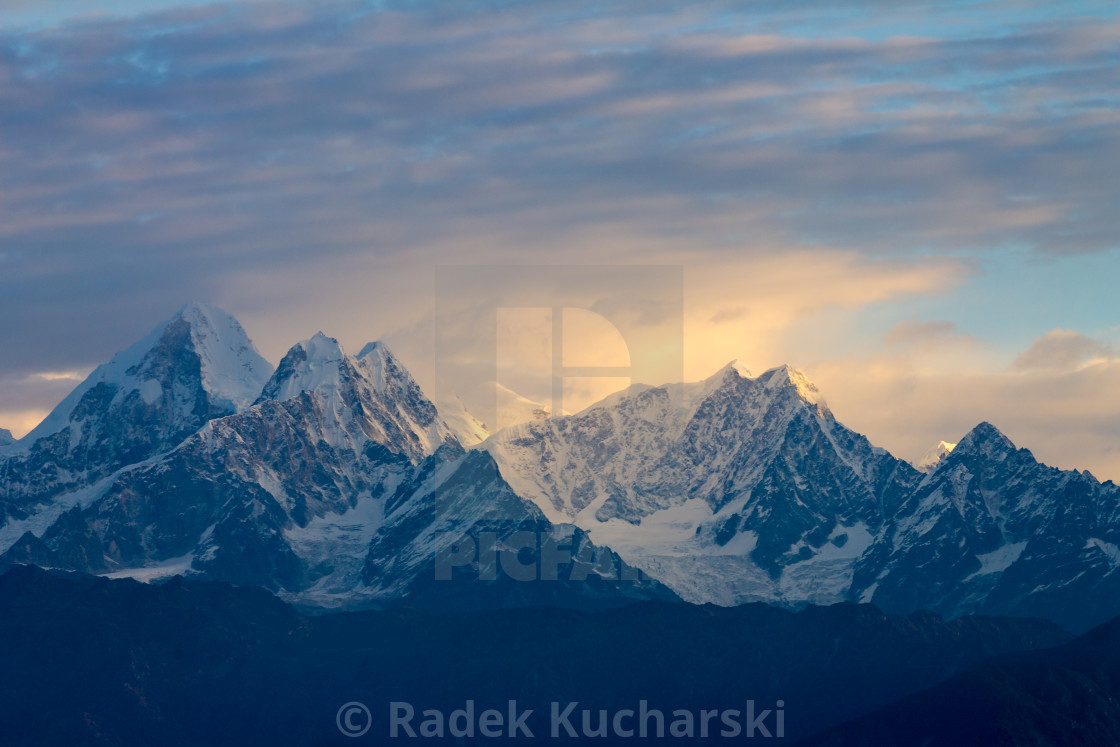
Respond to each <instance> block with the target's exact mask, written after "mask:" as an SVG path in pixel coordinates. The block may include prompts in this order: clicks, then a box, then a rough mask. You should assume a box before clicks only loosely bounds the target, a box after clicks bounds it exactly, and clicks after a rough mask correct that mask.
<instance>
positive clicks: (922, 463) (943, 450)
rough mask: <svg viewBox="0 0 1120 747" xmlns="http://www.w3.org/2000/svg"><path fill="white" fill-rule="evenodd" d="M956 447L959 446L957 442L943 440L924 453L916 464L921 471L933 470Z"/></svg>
mask: <svg viewBox="0 0 1120 747" xmlns="http://www.w3.org/2000/svg"><path fill="white" fill-rule="evenodd" d="M955 448H957V445H956V444H953V443H949V442H948V441H941V442H939V443H938V444H937V445H936V446H933V447H931V448H930V449H929V451H927V452H926V453H925V454H923V455H922V458H921V459H919V460H918V461H916V462H914V466H915V467H916V468H917V469H918V471H920V472H933V470H934V469H936V468H937V466H938V465H940V464H941V462H942V460H944V459H945V457H947V456H948V455H949V454H950V452H952V451H953V449H955Z"/></svg>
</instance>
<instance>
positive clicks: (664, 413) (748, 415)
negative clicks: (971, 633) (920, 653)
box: [0, 304, 1120, 631]
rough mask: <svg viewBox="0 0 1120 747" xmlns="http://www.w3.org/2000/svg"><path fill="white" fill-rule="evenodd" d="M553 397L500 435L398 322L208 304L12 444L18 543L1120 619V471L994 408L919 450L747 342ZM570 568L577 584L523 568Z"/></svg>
mask: <svg viewBox="0 0 1120 747" xmlns="http://www.w3.org/2000/svg"><path fill="white" fill-rule="evenodd" d="M521 399H522V398H516V395H513V396H512V397H509V401H510V403H512V404H513V405H516V406H518V407H520V408H521V411H523V412H528V413H529V417H536V415H535V414H534V410H535V409H539V408H533V407H529V408H528V409H527V410H526V409H525V405H524V403H523V402H522V401H521ZM511 406H512V405H511ZM549 415H550V413H547V412H542V414H541V415H540V417H539V419H531V420H528V421H527V422H524V423H521V424H519V425H514V426H511V427H508V428H504V429H502V430H500V431H498V432H496V433H493V434H491V433H490V432H489V430H488V429H487V428H486V427H485V425H483V424H482V423H480V422H478V421H477V419H475V418H473V417H472V416H470V413H469V412H467V411H466V409H465V408H462V406H461V403H458V406H454V405H451V406H448V405H446V404H445V405H443V406H442V409H441V408H437V406H436V405H435V404H434V403H433V402H432V401H431V400H430V399H429V398H428V397H427V396H426V395H425V394H424V392H423V391H422V390H421V389H420V387H419V386H418V385H417V384H416V382H415V381H414V380H413V378H412V376H411V375H410V374H409V372H408V371H407V369H406V368H405V367H404V366H403V365H402V364H401V363H400V362H399V361H398V360H397V359H396V358H395V356H394V355H393V354H392V353H391V352H390V350H389V349H388V348H387V347H386V346H385V345H384V344H381V343H371V344H370V345H367V346H366V347H365V348H363V349H362V350H361V351H360V352H359V353H358V354H357V355H351V354H350V353H348V352H346V351H345V350H344V349H343V348H342V346H341V345H339V344H338V342H337V341H335V340H334V339H332V338H329V337H327V336H325V335H323V334H321V333H320V334H318V335H316V336H315V337H313V338H311V339H310V340H306V341H303V342H300V343H298V344H296V345H294V346H293V347H292V348H291V349H290V350H289V351H288V353H287V354H286V355H285V356H284V358H283V360H282V361H281V362H280V364H279V366H278V367H276V368H275V369H273V367H272V366H271V365H270V364H269V363H268V362H267V361H265V360H264V359H263V358H262V357H261V356H260V355H259V354H258V353H257V352H256V350H255V349H254V347H253V345H252V343H251V342H250V341H249V339H248V337H247V335H246V334H245V332H244V330H243V329H242V328H241V325H240V324H238V323H237V321H236V320H234V319H233V318H232V317H230V316H229V315H228V314H225V313H224V312H222V311H220V310H218V309H215V308H212V307H208V306H204V305H201V304H190V305H188V306H186V307H184V308H183V309H182V310H181V311H180V312H179V313H178V314H176V315H175V316H174V317H173V318H171V319H170V320H168V321H167V322H165V323H163V324H161V325H159V326H158V327H157V328H156V329H155V330H154V331H153V332H152V333H151V334H149V335H148V336H147V337H146V338H144V339H143V340H141V341H140V342H138V343H137V344H136V345H134V346H132V347H131V348H129V349H128V350H126V351H124V352H122V353H120V354H118V355H117V356H116V357H114V358H113V360H112V361H110V362H109V363H107V364H105V365H103V366H101V367H99V368H98V369H96V370H95V371H94V372H93V373H92V374H91V375H90V376H89V377H88V378H87V379H86V380H85V381H84V382H83V383H82V384H81V385H80V386H79V387H78V388H77V389H75V391H74V392H73V393H72V394H71V395H70V396H69V397H67V398H66V399H65V400H64V401H63V402H62V403H61V404H60V405H59V406H58V407H57V408H56V409H55V410H54V411H53V412H52V413H51V414H50V415H49V416H48V417H47V419H46V420H45V421H44V422H43V423H42V424H41V425H40V426H39V427H38V428H36V429H35V430H34V431H32V432H31V433H30V434H28V435H27V436H26V437H24V438H22V439H20V440H18V441H15V442H13V443H8V444H7V445H4V444H2V443H0V553H2V555H0V564H3V565H7V566H11V565H16V564H35V565H40V566H44V567H51V568H61V569H70V570H79V571H84V572H89V573H96V574H103V575H117V576H120V575H129V576H133V577H139V578H148V579H150V578H155V577H159V576H167V575H173V574H177V573H184V572H190V573H192V574H196V575H198V576H200V577H203V578H209V579H217V580H224V581H229V582H233V583H237V584H245V585H260V586H264V587H266V588H269V589H271V590H273V591H275V592H277V593H278V594H280V595H281V596H282V597H284V598H285V599H288V600H290V601H293V602H295V603H297V604H299V605H303V606H306V607H309V608H319V609H323V608H339V607H343V608H350V607H363V606H382V607H383V606H389V605H396V604H402V603H409V604H420V605H426V606H434V607H440V606H446V605H450V606H457V607H461V606H468V607H486V606H516V605H524V604H537V603H549V604H559V605H564V606H575V607H586V608H598V607H603V606H613V605H618V604H623V603H626V602H630V601H634V600H641V599H663V600H676V599H683V600H685V601H688V602H694V603H705V602H712V603H716V604H721V605H736V604H740V603H744V602H752V601H762V602H768V603H771V604H777V605H781V606H787V607H792V608H798V607H801V606H804V605H806V604H810V603H815V604H829V603H835V602H841V601H854V602H871V603H873V604H875V605H876V606H878V607H880V608H882V609H884V610H886V611H888V612H892V613H900V614H908V613H911V612H913V611H915V610H919V609H928V610H933V611H936V612H938V613H939V614H942V615H945V616H947V617H950V618H953V617H959V616H962V615H968V614H986V615H1012V616H1037V617H1045V618H1048V619H1050V620H1053V621H1055V622H1057V623H1058V624H1060V625H1062V626H1063V627H1065V628H1066V629H1068V630H1072V631H1083V630H1087V629H1089V628H1090V627H1092V626H1094V625H1096V624H1099V623H1101V622H1103V621H1105V620H1107V619H1109V618H1111V617H1114V616H1116V615H1118V614H1120V575H1117V573H1116V568H1117V566H1118V565H1120V512H1118V507H1120V489H1118V488H1117V486H1116V485H1115V484H1113V483H1112V482H1105V483H1101V482H1099V481H1098V480H1096V479H1095V478H1094V477H1093V476H1092V475H1090V474H1089V473H1088V472H1078V471H1061V470H1057V469H1054V468H1051V467H1047V466H1045V465H1042V464H1040V463H1038V462H1037V461H1036V460H1035V459H1034V458H1033V456H1032V455H1031V453H1030V452H1029V451H1027V450H1025V449H1019V448H1017V447H1016V446H1015V445H1013V444H1012V443H1011V442H1010V441H1009V440H1008V439H1007V438H1006V437H1005V436H1003V434H1001V433H1000V432H999V431H998V430H997V429H996V428H995V427H994V426H993V425H991V424H988V423H981V424H980V425H978V426H977V427H976V428H974V429H973V430H972V431H970V432H969V433H968V434H966V435H965V436H964V437H963V438H961V439H960V440H959V442H958V443H957V445H956V447H955V448H951V449H949V448H946V449H943V450H941V451H942V453H939V454H938V455H937V459H936V460H934V461H932V462H931V463H923V464H922V466H923V468H924V469H927V470H928V471H922V470H919V469H917V468H915V467H914V466H912V465H910V464H909V463H907V462H905V461H903V460H900V459H897V458H896V457H894V456H893V455H891V454H890V453H889V452H887V451H886V450H884V449H881V448H878V447H876V446H873V445H872V444H871V443H870V442H869V441H868V440H867V439H866V438H865V437H863V436H861V435H860V434H858V433H855V432H854V431H852V430H850V429H848V428H846V427H845V426H844V425H843V424H841V423H840V422H839V421H838V420H837V419H836V418H835V417H834V415H833V414H832V412H831V411H830V410H829V408H828V406H827V404H826V403H825V401H824V399H823V397H822V395H821V393H820V392H819V391H817V389H816V387H815V386H814V385H813V384H812V383H811V382H810V381H809V380H808V379H807V378H806V377H805V376H804V374H802V373H800V372H798V371H797V370H795V369H793V368H791V367H788V366H782V367H779V368H775V369H771V370H768V371H766V372H764V373H762V374H760V375H758V376H754V375H753V374H751V373H750V372H749V371H747V370H746V369H745V368H744V367H743V366H741V365H740V364H738V363H732V364H729V365H728V366H726V367H725V368H724V369H722V370H720V371H719V372H717V373H716V374H715V375H713V376H712V377H710V378H708V379H706V380H704V381H701V382H695V383H689V384H669V385H662V386H650V385H646V384H635V385H633V386H631V387H629V388H628V389H626V390H624V391H621V392H618V393H616V394H614V395H611V396H610V397H608V398H606V399H605V400H603V401H601V402H599V403H597V404H594V405H592V406H591V407H589V408H587V409H585V410H583V411H581V412H578V413H575V414H562V415H558V416H552V417H549ZM946 446H948V445H947V444H946ZM534 538H535V539H534ZM468 550H469V552H467V551H468ZM557 552H559V553H560V554H559V555H557ZM557 558H558V559H557ZM546 561H547V562H546ZM549 563H551V564H552V565H554V566H555V568H554V569H553V572H552V573H553V575H555V576H556V577H557V580H556V582H555V583H532V584H528V583H523V582H521V581H518V580H517V578H515V576H516V575H517V573H516V572H515V573H513V574H511V573H510V571H511V569H515V570H516V569H519V568H531V569H535V573H536V574H537V575H536V577H537V578H540V577H541V574H542V569H544V568H545V567H546V566H547V565H549ZM442 575H446V576H447V577H449V578H450V579H452V580H454V581H455V582H456V583H451V584H446V583H442V582H441V581H440V578H441V577H442ZM551 577H552V576H549V578H551Z"/></svg>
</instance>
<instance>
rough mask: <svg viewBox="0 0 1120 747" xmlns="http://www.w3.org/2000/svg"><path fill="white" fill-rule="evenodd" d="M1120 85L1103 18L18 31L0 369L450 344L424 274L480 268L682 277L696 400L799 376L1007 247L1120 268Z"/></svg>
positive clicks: (715, 14)
mask: <svg viewBox="0 0 1120 747" xmlns="http://www.w3.org/2000/svg"><path fill="white" fill-rule="evenodd" d="M1078 13H1080V14H1082V15H1084V16H1085V17H1077V15H1076V14H1078ZM1118 62H1120V23H1118V22H1117V19H1116V11H1115V8H1111V9H1110V8H1109V6H1108V5H1106V4H1095V3H1084V4H1082V5H1079V6H1078V7H1077V8H1076V9H1074V10H1072V11H1070V10H1067V11H1066V12H1064V13H1059V12H1057V11H1055V9H1054V6H1053V4H1047V3H1036V2H1015V3H980V4H974V3H950V4H947V5H946V6H944V8H941V9H939V8H937V7H933V6H931V5H930V4H927V3H920V4H919V3H913V4H909V3H902V4H899V3H880V2H861V3H841V4H837V3H826V2H823V1H822V2H815V1H814V2H810V3H798V4H796V7H792V6H791V4H789V3H780V2H762V3H750V4H742V3H731V2H700V3H688V4H684V5H682V4H680V3H670V2H667V1H662V0H652V1H651V2H643V3H640V4H638V3H621V2H607V3H601V2H597V3H592V2H584V1H583V0H575V1H574V2H573V1H572V0H566V1H565V2H559V1H554V0H542V2H534V3H522V4H510V3H504V2H466V3H440V2H428V3H425V2H421V3H414V2H407V3H406V2H399V3H397V2H387V3H379V4H377V6H376V7H374V5H373V4H370V3H365V2H358V1H357V0H330V1H328V2H322V3H291V2H283V1H281V0H275V1H273V0H265V1H263V2H252V3H245V2H237V3H229V4H223V5H207V6H203V7H191V8H180V9H175V10H170V11H165V12H159V13H152V14H146V15H140V16H137V17H105V18H84V19H80V20H76V21H73V22H67V23H60V24H57V25H53V26H50V27H47V28H40V29H38V30H32V31H19V30H15V29H7V30H0V112H2V113H0V319H3V320H4V321H3V323H0V372H3V373H4V375H5V376H20V377H22V376H26V375H29V374H31V373H34V372H36V371H44V370H69V369H73V368H80V367H88V366H92V365H94V364H96V363H98V362H100V361H103V360H105V359H107V358H108V356H109V355H111V354H112V352H114V351H115V350H117V349H119V348H121V347H123V346H124V345H126V344H128V343H129V342H131V341H132V340H133V339H135V338H137V337H138V336H139V335H140V334H141V333H142V332H143V331H145V330H146V328H147V327H149V326H150V325H151V323H152V322H153V321H154V320H156V319H159V318H161V317H164V316H167V315H168V314H170V313H171V312H172V311H173V310H174V309H175V308H176V307H178V306H179V305H180V304H181V303H182V301H183V300H185V299H187V298H190V297H201V298H205V299H211V300H214V301H217V302H220V303H223V304H225V305H227V306H229V307H231V310H233V311H235V312H237V313H239V314H240V315H242V316H243V317H244V318H245V321H246V323H247V325H248V326H249V327H250V329H251V331H252V332H253V334H254V336H256V337H257V338H258V339H260V340H262V341H263V346H264V348H265V352H266V353H268V354H270V355H272V356H273V357H276V356H277V355H278V354H279V353H281V352H282V351H283V349H284V348H285V347H286V345H287V344H288V343H290V342H291V340H292V339H296V338H298V337H300V336H302V335H304V334H305V333H307V334H309V333H310V332H314V331H315V328H317V327H320V326H322V327H326V328H328V329H329V331H331V332H332V333H334V334H337V335H339V336H343V337H347V338H350V337H353V338H354V339H353V342H354V343H355V344H360V343H361V342H363V341H364V339H363V338H367V339H368V338H369V337H373V336H381V335H383V334H385V333H386V332H392V331H393V330H416V329H422V328H423V325H424V323H425V322H424V320H425V318H426V316H427V315H428V313H429V308H428V307H429V306H430V304H429V303H428V302H429V301H430V288H431V283H430V274H429V273H428V269H429V268H431V267H432V266H433V265H437V264H442V263H463V262H466V263H474V262H477V263H504V262H515V263H532V262H542V263H547V264H556V263H580V262H592V263H603V262H608V263H651V262H652V263H676V264H683V265H685V267H686V268H687V271H686V278H688V285H687V288H688V296H687V298H688V299H689V304H690V305H689V310H688V313H689V317H688V319H689V320H688V322H687V324H688V330H689V340H690V342H689V343H688V350H689V353H690V360H694V361H696V362H695V365H692V364H690V371H689V373H690V374H694V375H699V374H701V373H703V371H702V369H704V368H706V367H708V366H709V365H719V364H722V363H723V362H725V361H726V358H725V353H726V352H727V350H726V349H727V348H728V347H733V348H735V349H734V351H733V353H732V355H728V356H726V357H733V356H734V355H744V354H746V355H747V356H748V357H751V356H754V357H752V358H751V365H754V366H757V365H760V364H761V365H767V364H769V363H773V362H778V360H776V359H777V358H778V356H782V355H786V354H789V353H791V352H793V353H796V352H798V351H796V350H792V351H791V344H790V343H789V340H788V337H789V334H790V330H791V329H794V328H798V327H797V325H806V324H808V322H807V320H810V321H816V322H817V323H818V324H819V325H821V326H822V328H823V326H824V325H825V324H826V322H827V320H826V319H825V320H823V321H822V319H823V318H824V317H827V315H828V314H829V313H830V312H831V311H832V310H835V309H856V308H865V307H868V306H870V305H874V304H882V303H888V302H896V301H898V300H899V299H903V298H912V297H915V296H922V295H929V294H936V293H941V292H945V291H946V290H947V289H950V288H953V287H956V286H957V285H958V284H959V282H960V278H961V277H963V276H964V275H965V274H966V273H967V272H969V271H970V270H969V268H970V267H971V265H972V263H973V262H974V260H975V258H976V257H977V256H982V255H983V254H984V253H986V252H992V251H998V250H1000V249H1002V248H1005V247H1015V248H1017V249H1023V248H1026V249H1028V250H1033V251H1034V252H1035V253H1036V254H1044V255H1048V256H1052V257H1062V256H1065V255H1067V254H1070V253H1089V252H1101V251H1106V250H1109V249H1111V248H1114V247H1116V245H1117V239H1116V237H1117V236H1120V230H1118V229H1120V224H1118V220H1120V218H1118V214H1117V212H1116V210H1115V203H1116V189H1115V175H1114V173H1113V172H1114V170H1115V167H1114V164H1115V163H1117V162H1120V107H1118V103H1120V99H1118V98H1117V94H1116V91H1118V90H1120V64H1118ZM763 278H768V279H769V281H768V282H767V281H763V280H762V279H763ZM418 299H419V301H418ZM1024 303H1027V301H1024ZM932 318H934V319H938V318H943V317H932ZM1111 323H1113V324H1114V323H1115V322H1111ZM927 324H928V323H927ZM1101 326H1102V327H1104V326H1108V325H1106V324H1102V325H1101ZM798 329H801V328H798ZM801 331H802V332H804V330H803V329H801ZM942 332H944V333H945V334H947V335H948V334H949V332H950V331H949V330H938V329H933V328H930V327H913V328H910V329H907V328H904V327H900V328H897V329H896V331H895V332H893V333H891V334H892V335H893V338H892V339H894V341H895V343H896V344H898V345H902V346H903V347H906V346H905V345H904V338H906V339H909V338H914V337H915V336H917V337H921V336H922V335H926V337H927V338H928V337H930V335H932V336H933V337H938V336H939V335H941V333H942ZM883 333H884V332H883V330H876V331H874V333H873V334H872V333H869V336H870V337H872V338H873V339H874V343H875V344H881V343H882V341H883V340H882V335H883ZM950 337H952V336H951V335H950ZM809 338H810V339H811V338H812V336H811V335H809ZM952 339H956V338H952ZM416 347H417V349H418V350H419V348H420V347H421V346H420V345H417V346H416ZM910 347H913V346H910ZM802 350H804V345H803V347H802ZM907 354H910V353H907ZM417 355H419V353H417ZM793 357H796V356H793ZM709 359H710V360H709ZM717 359H718V360H717ZM794 362H797V361H796V360H795V361H794ZM1004 365H1006V362H1005V363H1004ZM0 396H2V397H3V399H2V400H0V406H2V409H4V410H6V411H15V410H16V409H20V408H17V407H16V405H14V404H12V403H11V401H13V400H14V398H16V395H12V394H10V393H7V392H5V393H4V394H3V395H0ZM950 435H951V434H950Z"/></svg>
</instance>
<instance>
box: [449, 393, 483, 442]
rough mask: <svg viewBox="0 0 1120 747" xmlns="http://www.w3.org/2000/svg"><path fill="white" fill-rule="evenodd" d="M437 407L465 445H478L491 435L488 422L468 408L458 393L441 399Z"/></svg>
mask: <svg viewBox="0 0 1120 747" xmlns="http://www.w3.org/2000/svg"><path fill="white" fill-rule="evenodd" d="M436 408H437V409H438V410H439V414H440V417H441V418H443V422H445V423H447V427H448V428H450V429H451V432H452V433H454V434H455V438H457V439H459V443H460V444H462V445H463V446H466V447H471V446H476V445H478V444H480V443H482V442H483V441H485V440H486V439H488V438H489V437H490V430H489V429H488V428H487V427H486V424H485V423H483V422H482V421H481V420H479V419H478V418H476V417H475V416H474V414H472V413H471V411H470V410H468V409H467V406H466V405H464V404H463V400H462V399H461V398H460V397H459V396H458V395H456V396H454V397H452V398H450V399H443V400H441V401H440V402H439V403H438V404H437V405H436Z"/></svg>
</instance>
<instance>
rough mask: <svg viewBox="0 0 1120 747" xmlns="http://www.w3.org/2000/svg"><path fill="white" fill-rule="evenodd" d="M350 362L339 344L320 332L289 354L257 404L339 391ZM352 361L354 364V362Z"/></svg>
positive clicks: (282, 361) (281, 362) (298, 343)
mask: <svg viewBox="0 0 1120 747" xmlns="http://www.w3.org/2000/svg"><path fill="white" fill-rule="evenodd" d="M348 358H349V356H347V355H346V352H345V351H344V350H343V349H342V346H341V345H340V344H339V343H338V340H336V339H334V338H333V337H327V336H326V335H325V334H323V333H322V332H316V333H315V334H314V335H313V336H312V337H311V338H309V339H307V340H303V341H301V342H297V343H296V344H295V345H293V346H292V347H291V349H290V350H288V352H287V353H286V354H285V355H284V359H283V360H281V361H280V366H279V368H277V369H276V373H275V374H273V376H272V378H271V379H270V380H269V382H268V383H267V384H266V385H265V386H264V389H263V391H262V392H261V395H260V397H259V398H258V399H257V402H263V401H265V400H279V401H283V400H287V399H291V398H293V397H298V396H299V395H300V394H301V393H302V392H314V391H319V390H323V389H326V388H329V389H337V388H338V382H339V378H340V376H341V373H342V370H341V368H342V366H344V364H345V363H346V362H347V359H348ZM349 360H350V362H351V364H353V363H354V361H353V359H352V358H350V359H349Z"/></svg>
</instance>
